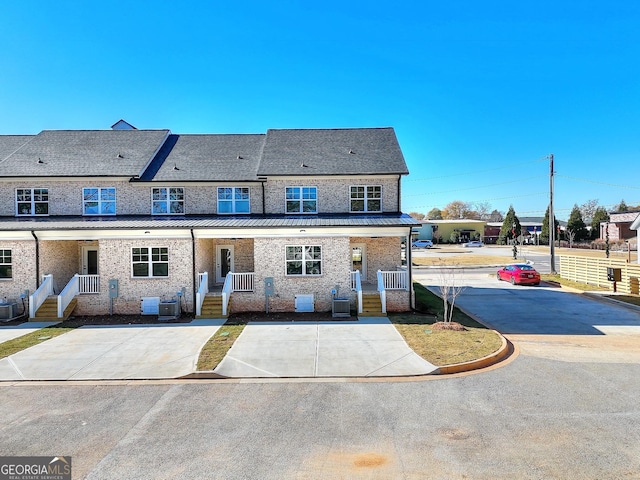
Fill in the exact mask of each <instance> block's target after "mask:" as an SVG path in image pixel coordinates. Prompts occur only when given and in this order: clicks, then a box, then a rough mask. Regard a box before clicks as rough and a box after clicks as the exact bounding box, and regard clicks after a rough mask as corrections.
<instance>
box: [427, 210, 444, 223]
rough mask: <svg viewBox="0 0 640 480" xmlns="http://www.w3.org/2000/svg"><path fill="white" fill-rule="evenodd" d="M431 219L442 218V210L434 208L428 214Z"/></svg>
mask: <svg viewBox="0 0 640 480" xmlns="http://www.w3.org/2000/svg"><path fill="white" fill-rule="evenodd" d="M426 217H427V219H429V220H442V210H440V209H439V208H432V209H431V210H429V211H428V212H427V215H426Z"/></svg>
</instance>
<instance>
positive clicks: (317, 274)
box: [284, 245, 324, 277]
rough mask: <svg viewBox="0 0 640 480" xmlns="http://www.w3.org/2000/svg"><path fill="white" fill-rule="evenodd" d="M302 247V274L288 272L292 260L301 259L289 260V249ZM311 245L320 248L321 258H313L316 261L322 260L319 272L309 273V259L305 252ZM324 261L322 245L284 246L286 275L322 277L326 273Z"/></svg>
mask: <svg viewBox="0 0 640 480" xmlns="http://www.w3.org/2000/svg"><path fill="white" fill-rule="evenodd" d="M296 247H297V248H302V260H301V261H302V273H300V274H295V273H287V271H288V269H287V265H288V264H289V263H290V262H295V261H299V260H288V259H287V249H288V248H296ZM309 247H317V248H319V249H320V259H319V260H312V261H314V262H320V272H319V273H307V266H306V262H307V260H306V259H305V258H304V253H305V248H309ZM323 272H324V261H323V259H322V245H285V247H284V275H285V276H286V277H321V276H322V275H323V274H324V273H323Z"/></svg>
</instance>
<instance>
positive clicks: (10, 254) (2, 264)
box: [0, 248, 13, 282]
mask: <svg viewBox="0 0 640 480" xmlns="http://www.w3.org/2000/svg"><path fill="white" fill-rule="evenodd" d="M0 252H2V255H0V266H9V269H10V270H11V276H10V277H0V282H7V281H10V280H13V252H12V251H11V249H10V248H0ZM4 252H9V255H8V256H9V257H11V262H9V263H7V262H4V261H3V259H4V257H5V255H6V254H5V253H4Z"/></svg>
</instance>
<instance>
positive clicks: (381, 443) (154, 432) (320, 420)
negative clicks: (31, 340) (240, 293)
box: [0, 275, 640, 480]
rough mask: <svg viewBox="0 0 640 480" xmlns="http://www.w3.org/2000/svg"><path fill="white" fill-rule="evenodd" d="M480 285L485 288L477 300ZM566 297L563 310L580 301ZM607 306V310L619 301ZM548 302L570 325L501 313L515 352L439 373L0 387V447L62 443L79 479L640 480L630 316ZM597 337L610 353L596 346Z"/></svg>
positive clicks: (638, 367) (17, 451)
mask: <svg viewBox="0 0 640 480" xmlns="http://www.w3.org/2000/svg"><path fill="white" fill-rule="evenodd" d="M469 283H472V284H474V285H475V287H474V288H473V289H469V291H468V292H467V293H469V294H470V295H469V297H468V298H469V299H470V300H469V301H470V302H472V301H475V302H476V303H478V304H481V303H489V302H493V301H496V300H497V299H498V298H500V296H503V297H505V298H509V299H510V300H509V302H508V303H509V304H510V305H511V306H512V307H513V306H514V305H520V304H521V303H522V304H523V305H525V306H526V305H529V307H527V308H530V305H531V304H530V303H529V304H528V303H527V302H528V300H527V299H526V297H527V295H531V293H528V292H534V293H536V292H538V293H540V294H541V295H543V294H544V295H546V293H545V290H544V289H534V288H528V287H524V288H521V289H520V290H518V289H514V288H513V287H512V286H511V285H509V284H507V283H504V282H502V283H498V282H497V281H495V280H494V279H493V278H490V277H489V276H488V275H485V276H484V279H483V277H482V276H481V275H480V276H478V278H470V280H469ZM481 285H485V287H487V288H484V289H482V288H480V286H481ZM489 286H493V288H488V287H489ZM480 290H493V292H492V293H491V294H490V295H488V296H487V297H486V298H485V299H484V300H482V299H480V300H478V298H475V299H474V298H473V297H474V296H476V293H477V292H478V291H480ZM472 293H473V294H472ZM471 294H472V295H471ZM525 294H526V295H525ZM564 295H568V297H560V298H559V299H558V301H557V302H556V303H557V305H558V306H560V305H564V304H568V305H569V304H571V302H572V299H571V298H573V297H575V295H572V294H564ZM569 297H571V298H569ZM582 300H583V301H585V302H587V303H585V304H584V305H582V304H581V305H582V307H584V309H586V310H590V309H592V308H596V305H598V307H597V308H598V309H599V308H600V307H599V306H600V305H604V304H600V303H598V302H594V301H592V300H588V299H582ZM461 301H463V300H462V297H461ZM534 304H535V302H534ZM604 306H605V307H609V308H605V310H604V311H605V312H607V315H606V317H607V318H610V319H613V318H621V317H620V315H622V312H627V310H626V309H617V308H615V307H611V306H608V305H604ZM523 308H524V307H523ZM494 310H496V311H500V312H501V311H502V310H501V309H498V308H495V309H494ZM487 311H489V309H487ZM598 312H601V311H600V310H598ZM545 313H546V315H547V316H546V317H545V318H548V320H545V321H549V322H550V321H551V319H554V318H555V321H556V322H558V323H564V324H565V325H566V327H565V329H566V331H565V332H563V333H554V332H551V331H547V332H545V328H541V331H536V332H529V331H528V330H527V328H530V327H525V326H522V327H521V328H519V329H518V328H515V327H514V326H517V325H524V322H523V321H522V319H520V318H518V317H517V316H515V315H505V316H504V317H503V316H502V315H495V317H494V318H498V319H499V320H500V322H507V323H504V324H502V325H503V326H504V328H509V329H511V330H513V331H510V332H509V333H508V334H507V336H509V337H513V338H517V339H518V341H517V342H516V347H517V349H518V350H519V355H517V356H514V357H513V358H512V359H511V361H510V362H508V363H506V364H504V365H502V366H500V367H499V368H492V369H489V370H485V371H482V372H478V373H474V374H465V375H459V376H452V377H447V378H433V377H426V378H424V379H407V380H402V379H395V380H393V381H388V382H387V381H380V380H373V381H353V380H342V381H340V380H327V379H325V380H317V381H306V380H305V381H299V380H298V381H282V380H276V381H273V382H272V381H268V380H262V381H249V380H242V381H238V380H236V381H207V382H158V383H155V384H154V383H149V382H137V383H136V382H132V383H131V384H119V383H113V384H109V383H98V384H91V383H87V382H84V383H82V382H76V383H60V384H48V383H39V384H18V385H15V386H9V385H6V384H5V385H2V386H0V409H2V412H3V415H2V418H3V419H2V423H1V424H0V428H1V430H0V447H1V448H0V450H1V452H2V455H71V456H72V459H73V472H74V478H89V479H122V478H127V479H157V478H189V479H200V478H207V479H231V480H232V479H396V478H398V479H447V480H449V479H463V478H464V479H492V480H493V479H513V478H518V479H544V480H547V479H636V478H640V402H639V400H638V399H640V361H639V360H638V357H636V356H637V355H638V345H640V337H638V336H637V335H636V334H635V333H634V332H635V324H633V323H631V322H632V320H633V317H631V320H625V322H627V321H628V322H630V323H625V324H624V325H623V324H621V322H620V321H618V322H617V323H616V322H614V321H610V322H609V324H607V325H605V326H604V327H602V326H601V325H600V323H599V322H596V321H579V319H578V317H577V316H570V315H567V312H566V311H564V310H562V309H561V308H560V309H554V310H550V311H549V312H545ZM631 313H634V312H631ZM484 315H488V314H487V313H486V312H485V313H484ZM597 315H602V314H601V313H598V314H597ZM504 318H506V319H511V323H508V320H505V319H504ZM625 318H626V317H625ZM635 319H636V320H635V321H636V322H637V324H638V325H640V314H637V313H635ZM527 321H528V322H535V321H536V319H529V320H527ZM570 325H573V327H571V326H570ZM614 327H615V328H614ZM601 328H602V329H601ZM583 329H585V330H584V331H582V330H583ZM603 339H606V340H607V341H608V342H614V343H615V342H619V343H620V345H619V347H618V348H617V356H613V357H610V356H608V355H602V354H601V353H600V350H599V348H598V346H597V345H598V342H599V341H601V340H603ZM527 342H529V343H527ZM594 342H595V345H596V346H594ZM614 351H615V350H614V349H611V350H610V352H611V353H612V354H613V353H614Z"/></svg>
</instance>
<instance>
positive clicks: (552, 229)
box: [549, 153, 556, 273]
mask: <svg viewBox="0 0 640 480" xmlns="http://www.w3.org/2000/svg"><path fill="white" fill-rule="evenodd" d="M555 241H556V217H555V215H554V214H553V153H551V154H549V246H550V247H551V273H556V253H555V248H556V246H555Z"/></svg>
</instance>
